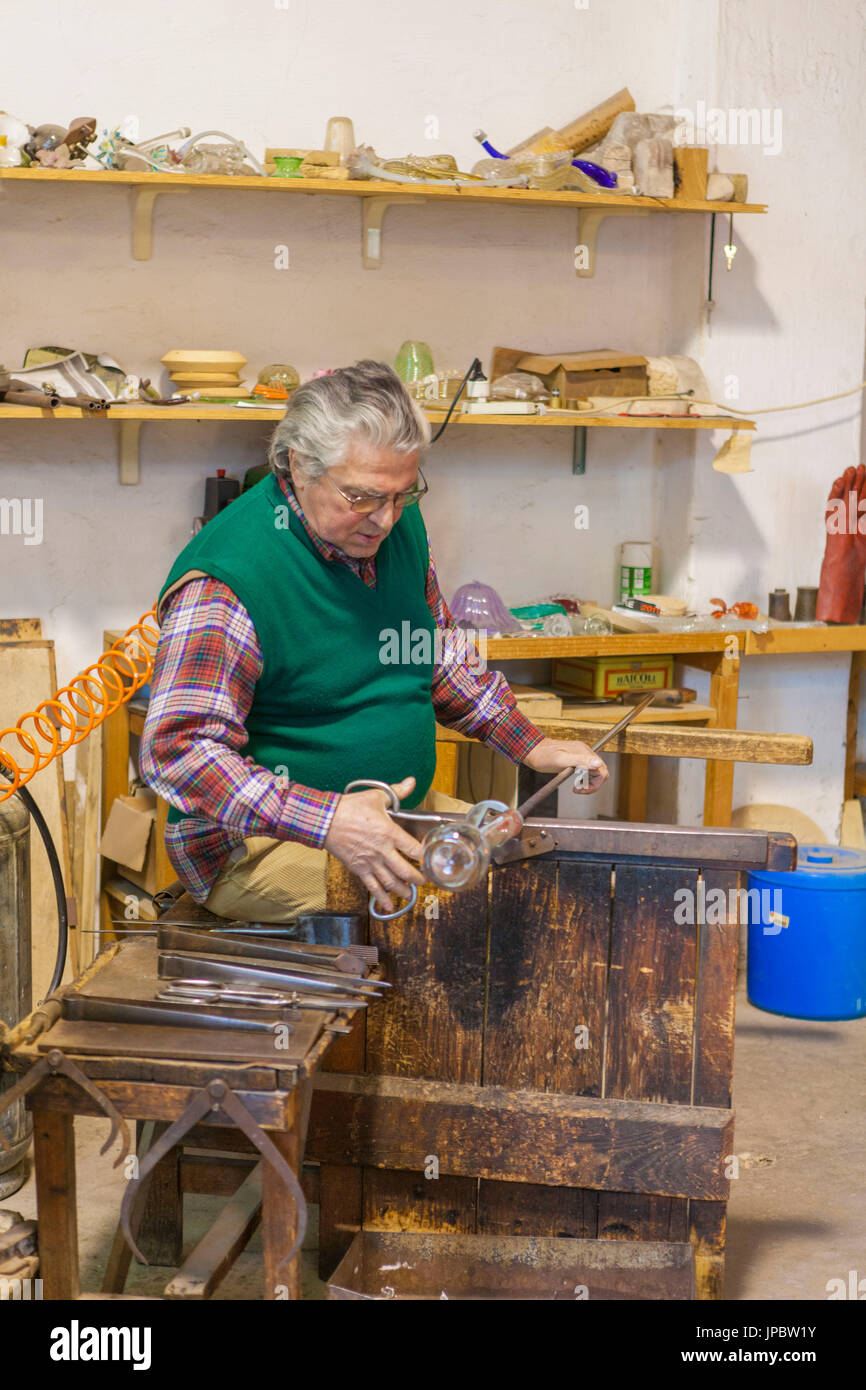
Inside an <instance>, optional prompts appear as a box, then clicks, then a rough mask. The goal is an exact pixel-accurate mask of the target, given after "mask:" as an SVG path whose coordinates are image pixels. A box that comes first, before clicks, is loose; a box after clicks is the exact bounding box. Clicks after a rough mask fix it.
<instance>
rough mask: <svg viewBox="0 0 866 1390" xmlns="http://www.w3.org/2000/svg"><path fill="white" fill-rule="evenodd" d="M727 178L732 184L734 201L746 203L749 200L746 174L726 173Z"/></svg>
mask: <svg viewBox="0 0 866 1390" xmlns="http://www.w3.org/2000/svg"><path fill="white" fill-rule="evenodd" d="M728 178H729V179H730V180H731V181H732V183H733V185H734V202H735V203H747V202H748V201H749V176H748V174H728Z"/></svg>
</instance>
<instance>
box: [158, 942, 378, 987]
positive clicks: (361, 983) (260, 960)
mask: <svg viewBox="0 0 866 1390" xmlns="http://www.w3.org/2000/svg"><path fill="white" fill-rule="evenodd" d="M174 956H177V957H178V958H180V959H182V960H183V961H184V962H185V963H186V968H185V969H184V970H183V971H181V972H178V971H174V972H172V973H174V974H178V973H181V974H184V975H192V976H195V975H196V973H197V972H198V965H199V963H202V964H207V965H208V966H211V965H214V966H215V965H219V966H223V967H225V970H224V972H223V974H221V975H215V976H211V977H210V978H212V979H222V980H227V979H229V978H230V976H231V974H232V972H233V971H235V970H236V967H240V966H250V967H253V968H255V969H257V970H259V971H267V972H270V973H269V974H268V975H267V976H266V977H262V979H261V980H260V981H257V983H262V984H264V985H265V986H266V987H268V988H271V989H282V990H286V991H288V990H292V991H294V990H297V991H299V992H300V993H302V994H303V993H307V994H333V995H335V996H341V995H345V994H357V995H361V996H362V997H363V996H365V995H374V996H375V995H378V992H379V990H380V989H381V988H382V987H385V988H388V989H390V985H389V984H386V982H385V981H383V980H368V979H367V978H366V977H365V976H363V975H341V974H340V972H339V971H337V970H316V969H314V968H313V967H311V966H305V965H294V964H292V963H291V962H288V961H282V960H272V959H269V958H268V957H260V956H257V955H255V956H252V957H246V956H235V955H225V954H223V953H222V952H220V951H214V950H211V951H201V950H197V951H190V950H188V949H186V948H184V949H183V950H179V949H178V948H177V947H176V946H172V947H162V948H161V950H160V957H159V959H160V965H159V973H160V975H163V974H165V973H166V972H165V971H163V969H162V962H163V961H165V960H166V959H168V958H170V957H174ZM198 973H199V974H201V975H202V978H204V977H205V976H206V974H207V972H206V971H201V972H198Z"/></svg>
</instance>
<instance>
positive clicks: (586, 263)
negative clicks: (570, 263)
mask: <svg viewBox="0 0 866 1390" xmlns="http://www.w3.org/2000/svg"><path fill="white" fill-rule="evenodd" d="M606 217H649V210H648V209H647V208H633V207H624V208H609V207H603V208H581V209H580V211H579V212H578V214H577V245H576V246H575V248H574V273H575V275H577V276H579V277H580V278H581V279H584V280H591V279H592V277H593V276H594V275H595V250H596V238H597V237H598V229H599V227H600V225H601V223H602V222H603V221H604V219H605V218H606Z"/></svg>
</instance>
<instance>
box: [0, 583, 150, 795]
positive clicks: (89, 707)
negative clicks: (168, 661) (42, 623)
mask: <svg viewBox="0 0 866 1390" xmlns="http://www.w3.org/2000/svg"><path fill="white" fill-rule="evenodd" d="M151 620H152V621H151ZM158 641H159V627H158V626H157V622H156V606H155V605H154V607H153V608H151V610H150V612H149V613H145V614H144V615H143V616H142V617H141V618H140V619H139V621H138V622H137V623H135V624H134V625H133V626H132V627H131V628H130V629H129V630H128V631H127V632H125V633H124V634H123V636H122V637H121V638H119V639H118V641H117V642H115V643H114V644H113V645H112V646H110V647H109V648H108V650H107V651H104V652H103V653H102V656H101V657H100V658H99V660H98V661H96V662H94V664H93V665H92V666H88V667H87V669H86V670H85V671H82V672H81V674H80V675H79V676H76V677H75V679H74V680H73V681H70V683H69V685H64V686H62V687H61V688H60V690H58V691H56V692H55V693H54V695H53V696H52V698H51V699H50V700H44V701H43V702H42V704H41V705H40V706H39V707H38V709H34V710H28V711H27V713H26V714H22V716H21V718H20V719H19V720H18V723H17V724H15V725H14V726H13V727H12V728H10V729H0V763H2V765H3V767H4V768H5V769H7V771H8V772H9V773H11V781H9V782H7V781H6V780H5V778H0V801H7V800H8V799H9V797H10V796H14V795H15V792H16V791H17V790H18V788H19V787H23V786H24V785H25V783H27V782H29V781H30V780H31V778H33V777H35V776H36V774H37V772H41V771H42V769H43V768H44V767H47V766H48V764H49V763H50V762H52V761H53V759H54V758H59V757H62V756H63V754H64V753H65V752H66V751H67V749H69V748H74V746H75V744H76V743H81V742H82V740H83V739H85V738H87V735H88V734H89V733H92V731H93V730H94V729H95V728H96V727H97V726H98V725H99V724H101V723H102V721H103V720H104V719H107V718H108V716H109V715H110V714H114V712H115V710H117V709H120V706H121V705H123V704H125V703H126V701H127V700H129V699H131V698H132V696H133V695H134V694H135V692H136V691H137V690H140V689H141V687H142V686H143V685H146V683H147V681H148V680H149V679H150V675H151V672H152V671H153V657H154V653H155V651H156V644H157V642H158ZM7 741H8V742H9V743H11V744H12V746H13V749H14V752H12V751H10V749H9V748H8V747H5V746H4V745H5V744H6V743H7ZM22 750H23V756H22Z"/></svg>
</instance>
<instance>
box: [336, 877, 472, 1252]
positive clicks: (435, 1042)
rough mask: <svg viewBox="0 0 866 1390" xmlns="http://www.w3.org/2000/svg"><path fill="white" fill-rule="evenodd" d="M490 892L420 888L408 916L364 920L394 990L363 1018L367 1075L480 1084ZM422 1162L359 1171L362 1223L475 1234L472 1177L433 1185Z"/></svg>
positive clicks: (422, 1159) (421, 1159)
mask: <svg viewBox="0 0 866 1390" xmlns="http://www.w3.org/2000/svg"><path fill="white" fill-rule="evenodd" d="M487 894H488V885H487V883H486V882H485V883H483V884H481V885H480V886H479V887H478V888H475V889H471V890H470V891H469V892H467V893H461V894H449V893H440V894H438V895H437V894H435V893H434V892H433V890H432V889H431V888H428V887H426V886H425V887H422V888H421V889H419V892H418V904H417V906H416V907H415V908H414V909H413V911H412V912H410V913H407V915H406V916H405V917H401V918H398V919H396V920H395V921H391V922H379V921H376V920H375V919H373V918H371V919H370V944H371V945H374V946H378V948H379V958H380V961H381V962H382V963H383V964H384V968H385V972H386V978H387V979H389V980H392V981H393V984H394V988H393V990H390V991H389V992H388V995H387V996H386V998H385V999H384V1000H382V1002H381V1003H379V1004H377V1005H376V1007H375V1009H372V1010H371V1011H370V1017H369V1018H368V1019H367V1056H366V1066H367V1070H368V1071H371V1072H376V1073H380V1074H384V1075H389V1076H411V1077H419V1078H421V1077H430V1078H433V1077H437V1078H440V1079H442V1080H445V1081H455V1082H473V1083H477V1082H478V1081H480V1079H481V1050H482V1027H483V1020H484V978H485V963H486V954H487ZM434 910H435V911H436V912H437V913H438V916H433V917H431V918H430V919H429V920H428V918H427V917H426V916H425V911H431V912H432V911H434ZM310 1156H311V1157H313V1156H314V1154H313V1151H312V1150H311V1154H310ZM426 1159H427V1152H425V1153H422V1154H419V1155H418V1157H417V1159H416V1163H417V1171H414V1172H410V1173H401V1174H394V1173H385V1172H382V1171H376V1170H374V1169H368V1170H367V1172H365V1174H364V1218H363V1219H364V1225H365V1226H375V1227H378V1228H381V1227H382V1223H383V1222H384V1223H386V1224H387V1226H388V1228H389V1229H401V1230H424V1229H436V1227H435V1226H434V1227H431V1226H430V1222H431V1220H432V1219H433V1217H432V1216H431V1212H432V1211H436V1212H437V1213H438V1217H437V1218H436V1219H442V1220H445V1221H446V1222H447V1223H448V1225H447V1229H450V1230H473V1229H474V1227H475V1209H476V1197H477V1182H476V1181H475V1179H473V1178H463V1179H453V1180H450V1181H449V1183H448V1184H447V1186H440V1185H439V1184H437V1182H435V1181H430V1180H427V1179H425V1178H424V1177H423V1170H424V1167H425V1163H426ZM407 1166H408V1165H407Z"/></svg>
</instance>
